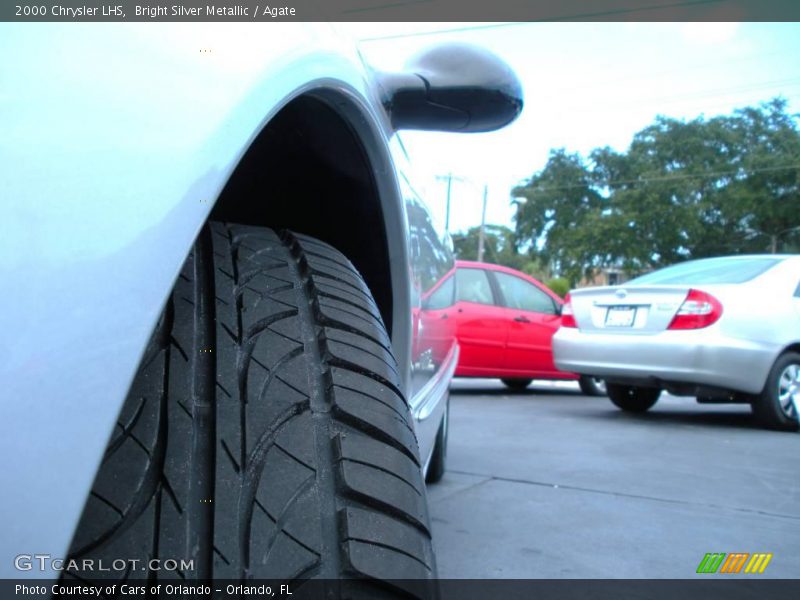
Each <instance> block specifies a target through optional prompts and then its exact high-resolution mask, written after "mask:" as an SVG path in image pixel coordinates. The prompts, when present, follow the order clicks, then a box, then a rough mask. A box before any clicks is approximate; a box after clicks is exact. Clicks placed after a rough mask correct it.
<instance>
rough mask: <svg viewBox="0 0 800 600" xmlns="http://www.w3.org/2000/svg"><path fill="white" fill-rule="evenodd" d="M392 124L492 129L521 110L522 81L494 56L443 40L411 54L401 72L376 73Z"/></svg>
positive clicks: (435, 128) (397, 126) (433, 128)
mask: <svg viewBox="0 0 800 600" xmlns="http://www.w3.org/2000/svg"><path fill="white" fill-rule="evenodd" d="M378 82H379V85H380V87H381V89H382V92H383V96H384V97H383V104H384V107H385V108H386V111H387V112H388V113H389V116H390V118H391V120H392V126H393V127H394V128H395V129H424V130H430V131H453V132H480V131H493V130H495V129H500V128H501V127H504V126H505V125H508V124H509V123H511V121H513V120H514V119H516V118H517V116H518V115H519V113H520V112H521V111H522V103H523V102H522V86H521V84H520V82H519V79H517V76H516V74H515V73H514V72H513V71H512V70H511V67H509V66H508V65H507V64H506V63H505V62H503V61H502V60H501V59H500V58H498V57H497V56H495V55H494V54H492V53H491V52H489V51H488V50H484V49H483V48H478V47H476V46H471V45H468V44H455V43H454V44H443V45H440V46H435V47H433V48H431V49H428V50H425V51H423V52H421V53H420V54H418V55H416V56H415V57H413V58H412V59H411V60H410V61H409V62H408V64H407V65H406V68H405V70H404V71H403V72H401V73H379V74H378Z"/></svg>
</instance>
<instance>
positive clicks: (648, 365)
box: [553, 327, 779, 394]
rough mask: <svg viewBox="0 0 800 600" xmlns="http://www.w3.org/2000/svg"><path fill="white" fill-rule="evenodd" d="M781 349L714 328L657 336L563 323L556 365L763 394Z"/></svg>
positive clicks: (556, 343) (556, 340)
mask: <svg viewBox="0 0 800 600" xmlns="http://www.w3.org/2000/svg"><path fill="white" fill-rule="evenodd" d="M778 352H779V349H777V348H774V347H772V346H765V345H763V344H759V343H756V342H751V341H748V340H741V339H734V338H729V337H727V336H724V335H722V334H721V333H720V332H719V331H718V330H715V329H714V328H711V329H703V330H695V331H663V332H661V333H657V334H653V335H618V334H617V335H613V334H605V333H586V332H582V331H581V330H580V329H573V328H567V327H562V328H561V329H559V330H558V332H557V333H556V335H555V336H554V337H553V356H554V359H555V363H556V366H557V367H558V368H559V369H562V370H565V371H573V372H576V373H581V374H583V375H593V376H597V377H607V378H613V377H618V378H620V379H632V380H637V379H638V380H642V381H645V380H650V381H652V380H653V379H656V380H664V381H670V382H674V383H688V384H698V385H707V386H714V387H720V388H724V389H728V390H734V391H739V392H746V393H750V394H757V393H759V392H761V390H762V389H763V388H764V384H765V383H766V380H767V375H768V374H769V370H770V368H771V367H772V363H773V362H774V360H775V358H776V356H777V355H778Z"/></svg>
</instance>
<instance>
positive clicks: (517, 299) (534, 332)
mask: <svg viewBox="0 0 800 600" xmlns="http://www.w3.org/2000/svg"><path fill="white" fill-rule="evenodd" d="M492 275H493V276H494V278H495V281H496V282H497V287H498V290H499V291H500V295H501V300H502V303H503V305H504V306H505V308H504V309H503V310H504V311H505V314H506V319H507V322H508V335H507V336H506V347H505V354H504V365H503V366H504V370H505V371H508V372H509V374H512V373H513V374H519V375H524V376H527V377H542V378H552V377H558V376H559V374H561V375H566V374H564V373H561V372H560V371H558V369H556V366H555V364H554V363H553V346H552V340H553V335H554V334H555V332H556V330H557V329H558V327H559V325H560V323H561V317H560V316H559V315H558V305H559V304H560V302H558V301H557V300H556V299H555V298H554V297H553V296H551V295H550V294H548V293H547V292H546V291H544V290H542V289H540V288H539V287H538V286H537V285H536V284H535V283H533V282H532V281H528V280H527V279H523V278H522V277H518V276H516V275H512V274H510V273H506V272H504V271H499V270H493V271H492Z"/></svg>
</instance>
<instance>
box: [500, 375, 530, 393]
mask: <svg viewBox="0 0 800 600" xmlns="http://www.w3.org/2000/svg"><path fill="white" fill-rule="evenodd" d="M500 381H502V382H503V384H504V385H505V386H506V387H508V388H510V389H512V390H514V391H517V392H521V391H522V390H524V389H525V388H527V387H528V386H529V385H530V384H531V382H532V381H533V379H516V378H515V379H511V378H506V379H501V380H500Z"/></svg>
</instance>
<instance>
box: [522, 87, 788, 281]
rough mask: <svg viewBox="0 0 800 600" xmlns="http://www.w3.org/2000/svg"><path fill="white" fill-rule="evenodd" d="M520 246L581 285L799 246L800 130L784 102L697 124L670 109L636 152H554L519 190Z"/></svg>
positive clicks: (638, 138) (643, 134) (639, 140)
mask: <svg viewBox="0 0 800 600" xmlns="http://www.w3.org/2000/svg"><path fill="white" fill-rule="evenodd" d="M512 194H513V196H514V198H515V199H516V201H517V215H516V234H517V241H518V243H523V244H529V245H531V246H532V247H539V248H541V250H540V254H541V256H542V258H543V259H544V260H545V261H546V263H547V264H548V265H549V266H550V267H551V268H552V270H553V271H554V272H555V273H557V274H559V275H561V276H564V277H566V278H568V279H569V280H570V281H571V282H573V283H574V282H576V281H577V280H579V279H580V278H581V277H583V276H588V275H591V274H592V273H593V272H595V271H597V270H598V269H601V268H603V267H611V266H614V267H621V268H623V269H625V270H626V271H627V272H629V273H631V272H633V273H635V272H640V271H644V270H648V269H654V268H659V267H661V266H664V265H667V264H671V263H674V262H677V261H680V260H685V259H688V258H701V257H706V256H718V255H722V254H740V253H759V252H782V251H783V252H786V251H792V250H793V249H796V248H797V247H798V245H800V210H798V208H797V207H798V206H800V131H798V122H797V115H790V114H787V112H786V102H785V101H784V100H782V99H775V100H772V101H771V102H768V103H765V104H763V105H761V106H759V107H757V108H752V107H748V108H744V109H741V110H737V111H735V112H734V113H733V115H729V116H718V117H714V118H711V119H705V118H703V117H699V118H697V119H694V120H692V121H689V122H685V121H679V120H675V119H669V118H666V117H659V118H657V119H656V121H655V123H653V124H652V125H650V126H648V127H646V128H645V129H643V130H642V131H640V132H639V133H637V134H636V135H635V136H634V138H633V141H632V143H631V145H630V147H629V148H628V150H627V151H625V152H622V153H620V152H615V151H614V150H612V149H610V148H598V149H595V150H594V151H593V152H591V154H590V156H589V157H588V159H584V158H582V157H581V156H579V155H577V154H570V153H568V152H567V151H566V150H564V149H559V150H553V151H552V152H551V154H550V158H549V160H548V162H547V164H546V165H545V168H544V169H543V170H542V171H540V172H539V173H537V174H535V175H534V176H533V177H532V178H531V179H530V180H529V181H528V182H526V183H525V184H524V185H521V186H519V187H517V188H515V189H514V190H513V192H512Z"/></svg>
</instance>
